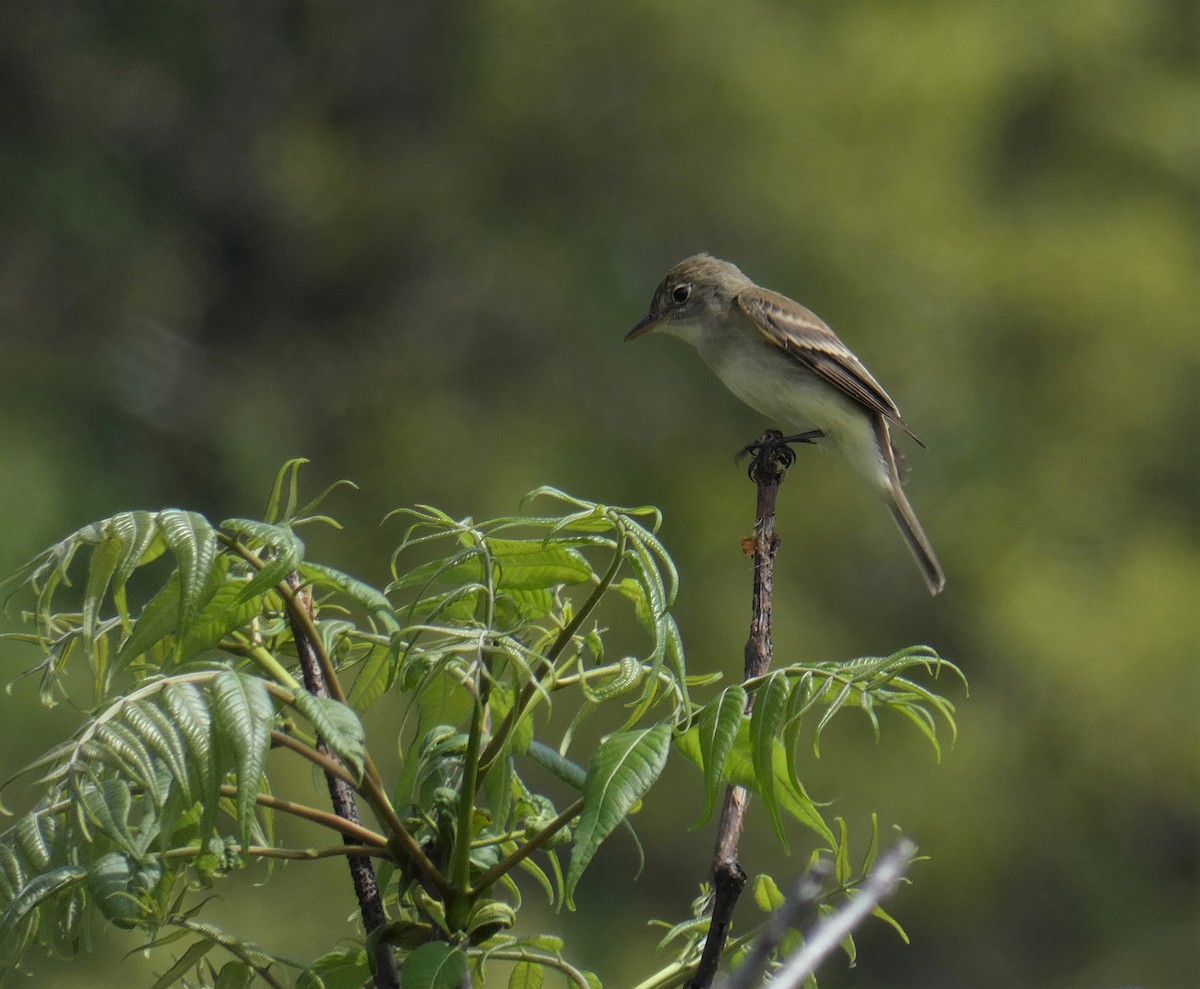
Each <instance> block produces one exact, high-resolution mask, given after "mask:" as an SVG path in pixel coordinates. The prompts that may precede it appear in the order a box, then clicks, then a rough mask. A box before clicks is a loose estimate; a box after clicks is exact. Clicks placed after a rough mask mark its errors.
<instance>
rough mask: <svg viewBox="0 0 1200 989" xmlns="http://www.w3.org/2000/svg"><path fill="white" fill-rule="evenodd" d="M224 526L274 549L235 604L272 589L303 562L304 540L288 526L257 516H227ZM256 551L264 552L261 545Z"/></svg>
mask: <svg viewBox="0 0 1200 989" xmlns="http://www.w3.org/2000/svg"><path fill="white" fill-rule="evenodd" d="M221 528H222V529H228V530H230V531H231V532H235V533H237V534H238V535H239V536H241V535H246V536H249V537H251V539H252V540H253V541H255V542H259V543H262V544H264V545H265V546H268V547H270V549H271V552H270V554H268V555H267V559H266V561H265V562H266V565H265V566H264V567H263V568H262V569H261V570H260V571H259V572H258V573H256V574H255V575H254V576H253V577H252V578H251V579H250V582H249V583H248V584H246V585H245V586H244V587H243V588H242V590H241V594H240V596H239V597H238V599H237V601H236V602H235V603H236V604H241V603H243V602H245V601H249V600H250V599H251V598H253V597H255V596H256V595H258V594H262V593H263V592H264V591H267V590H270V589H271V588H272V587H274V586H275V585H276V584H278V583H279V582H280V581H281V580H283V579H284V578H285V577H286V576H287V575H288V574H290V573H291V572H292V571H293V570H295V569H296V568H297V567H299V566H300V561H301V560H303V559H304V543H303V542H302V541H301V540H300V537H299V536H297V535H296V534H295V533H294V532H293V531H292V530H291V529H290V528H288V527H287V526H283V525H268V524H267V523H266V522H258V521H256V520H254V519H226V520H225V521H224V522H222V523H221ZM256 552H257V555H258V556H260V557H262V556H263V555H264V554H263V552H262V550H261V548H259V549H257V550H256Z"/></svg>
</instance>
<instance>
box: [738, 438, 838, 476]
mask: <svg viewBox="0 0 1200 989" xmlns="http://www.w3.org/2000/svg"><path fill="white" fill-rule="evenodd" d="M824 438H825V434H824V433H823V432H821V430H819V429H810V430H808V431H807V432H804V433H797V434H796V435H795V436H784V435H783V433H781V432H780V431H779V430H778V429H768V430H767V431H766V432H764V433H763V434H762V436H760V437H759V438H758V439H757V440H755V441H754V442H753V443H747V444H746V445H745V446H744V447H742V448H741V449H740V450H738V452H737V455H736V456H735V457H734V463H741V460H742V458H743V457H749V458H750V463H749V464H748V465H747V467H746V475H747V476H748V477H749V478H750V480H752V481H754V482H755V483H756V484H778V483H779V482H780V481H781V480H782V479H783V472H784V471H786V470H787V469H788V468H789V467H791V466H792V464H794V463H795V462H796V451H795V450H793V449H792V448H791V447H790V446H789V445H788V444H790V443H815V442H816V441H817V440H820V439H824Z"/></svg>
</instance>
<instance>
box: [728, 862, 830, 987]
mask: <svg viewBox="0 0 1200 989" xmlns="http://www.w3.org/2000/svg"><path fill="white" fill-rule="evenodd" d="M832 873H833V863H832V862H831V861H830V860H829V858H828V857H823V858H821V859H820V860H819V861H818V862H817V864H816V865H814V866H813V867H812V868H811V869H809V870H807V871H806V872H802V873H800V875H799V876H798V877H797V878H796V880H795V882H793V883H792V888H791V889H789V890H788V893H787V896H786V897H785V898H784V901H783V904H782V905H781V906H780V907H779V909H778V910H776V911H775V913H773V914H772V915H771V920H770V922H769V923H768V924H767V929H766V930H765V931H763V932H762V934H761V935H760V936H759V938H758V940H757V941H755V942H754V947H753V948H751V949H750V953H749V954H748V955H747V956H746V960H745V961H744V962H743V963H742V964H741V965H740V966H739V967H738V969H737V971H735V972H732V973H731V974H730V976H729V978H727V979H726V980H725V981H724V982H722V983H721V989H753V987H754V986H758V985H761V979H762V975H763V972H765V971H766V968H767V962H768V961H769V960H770V958H771V956H772V955H773V954H774V953H775V952H776V951H777V950H778V949H779V946H780V945H781V944H782V943H783V939H784V937H786V936H787V932H788V931H789V930H790V929H791V928H793V927H798V926H799V925H800V922H801V921H802V920H803V919H804V914H806V913H808V912H809V911H811V910H813V909H814V908H815V907H816V905H817V901H818V900H819V899H820V898H821V893H822V892H823V891H824V888H825V883H827V882H828V881H829V877H830V875H831V874H832Z"/></svg>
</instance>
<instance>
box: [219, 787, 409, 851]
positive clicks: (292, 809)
mask: <svg viewBox="0 0 1200 989" xmlns="http://www.w3.org/2000/svg"><path fill="white" fill-rule="evenodd" d="M237 792H238V791H237V787H236V786H231V785H229V784H222V786H221V796H223V797H236V796H237ZM254 800H255V802H256V803H258V804H260V805H261V806H263V807H270V808H271V809H272V810H277V811H280V812H281V813H284V814H291V815H292V816H293V817H301V818H303V819H304V820H306V821H312V822H313V823H314V824H320V825H321V826H322V827H326V828H329V829H330V830H331V831H336V832H338V834H340V835H342V836H343V837H344V838H353V839H354V840H355V842H361V843H362V844H365V845H374V846H375V847H376V848H387V847H388V840H387V838H385V837H384V836H383V835H381V834H379V833H378V832H376V831H372V830H371V829H370V828H365V827H363V826H362V825H361V824H359V823H358V822H357V821H348V820H346V818H344V817H339V816H338V815H337V814H332V813H330V812H329V811H327V810H318V809H317V808H316V807H310V806H308V804H298V803H296V802H295V801H293V800H284V799H283V798H282V797H276V796H272V795H271V794H269V793H260V794H258V796H256V797H255V798H254Z"/></svg>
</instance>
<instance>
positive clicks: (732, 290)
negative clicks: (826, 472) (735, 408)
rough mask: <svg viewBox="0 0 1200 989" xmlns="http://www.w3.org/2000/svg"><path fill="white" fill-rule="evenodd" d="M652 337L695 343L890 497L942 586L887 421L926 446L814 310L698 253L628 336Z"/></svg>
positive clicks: (745, 388)
mask: <svg viewBox="0 0 1200 989" xmlns="http://www.w3.org/2000/svg"><path fill="white" fill-rule="evenodd" d="M652 331H658V332H662V333H669V334H670V335H671V336H676V337H679V338H680V339H681V340H685V341H686V342H688V343H690V344H691V345H692V346H693V347H695V348H696V349H697V350H699V351H700V357H701V358H702V359H703V360H704V363H705V364H707V365H708V366H709V367H710V368H712V369H713V371H714V372H716V375H717V377H718V378H720V379H721V380H722V381H723V382H724V383H725V386H726V387H727V388H728V389H729V390H730V391H731V392H733V393H734V394H735V395H736V396H737V397H738V398H740V399H741V400H742V401H743V402H745V403H746V404H747V405H749V406H750V407H751V408H753V409H757V410H758V411H759V412H761V413H763V415H765V416H767V417H768V418H770V419H772V420H774V421H775V422H777V423H779V424H781V425H783V426H785V427H787V428H788V429H791V430H796V431H797V432H799V431H805V432H808V433H810V436H809V437H805V438H808V439H812V440H814V441H816V442H818V443H819V444H820V445H827V446H829V447H830V448H832V449H833V450H835V451H837V452H838V453H839V454H841V455H842V456H843V457H845V458H846V460H848V461H849V463H850V466H851V467H852V468H853V469H854V471H855V472H856V473H857V474H859V475H860V476H861V477H864V478H865V479H866V480H868V481H869V482H870V483H871V485H872V487H874V488H875V490H876V491H878V492H879V493H880V494H882V495H883V496H884V497H885V498H886V499H887V503H888V508H889V509H890V510H891V513H892V518H893V519H895V520H896V525H898V526H899V527H900V532H901V534H902V535H903V536H904V540H905V542H907V543H908V548H909V549H910V550H911V551H912V555H913V557H914V558H915V559H916V561H917V565H918V566H919V567H920V568H921V574H922V575H923V576H924V578H925V583H926V584H927V585H928V586H929V593H930V594H937V593H938V592H939V591H940V590H941V589H942V587H943V586H944V585H945V583H946V576H945V574H944V573H943V572H942V567H941V564H939V563H938V560H937V556H936V555H935V554H934V552H933V547H932V546H931V545H930V544H929V538H928V537H927V536H926V535H925V530H923V529H922V528H921V523H920V522H918V521H917V516H916V515H915V514H914V513H913V510H912V506H911V505H910V504H909V503H908V499H907V498H906V497H905V496H904V489H903V487H902V480H901V477H900V471H899V469H898V467H897V460H898V457H899V454H898V452H897V451H896V449H895V447H894V446H893V445H892V438H891V432H890V430H889V424H890V425H893V426H899V427H900V428H901V429H903V430H904V431H905V432H906V433H908V435H909V436H911V437H912V438H913V439H914V440H916V441H917V443H920V444H921V446H924V445H925V444H924V443H921V441H920V440H919V439H917V437H916V435H915V434H914V433H913V431H912V430H911V429H909V428H908V423H906V422H905V421H904V418H903V417H902V416H901V415H900V410H899V409H898V408H896V403H895V402H893V401H892V400H891V398H889V397H888V394H887V392H885V391H884V390H883V388H882V387H881V386H880V384H879V382H877V381H876V380H875V379H874V378H873V377H872V376H871V372H870V371H868V370H867V369H866V367H864V366H863V363H862V362H861V361H860V360H859V359H858V358H857V357H855V356H854V354H853V353H851V351H850V348H849V347H847V346H846V345H845V344H844V343H842V341H841V340H840V339H838V336H837V334H836V333H834V332H833V330H831V329H830V328H829V327H828V326H826V325H825V324H824V323H823V322H822V321H821V320H820V319H819V318H818V317H817V316H816V315H815V314H814V313H812V312H810V311H809V310H808V309H805V308H804V306H802V305H800V304H799V303H798V302H793V301H792V300H791V299H789V298H787V297H786V296H783V295H779V294H778V293H777V292H771V291H769V290H767V289H765V288H759V287H758V286H757V285H755V284H754V282H752V281H751V280H750V279H749V278H747V277H746V276H745V275H744V274H742V272H741V270H740V269H739V268H738V267H737V266H736V265H733V264H730V263H729V262H728V261H721V260H719V259H718V258H714V257H709V256H708V255H707V254H697V255H695V256H694V257H690V258H687V259H686V260H684V261H680V262H679V264H677V265H675V267H674V268H672V269H671V270H670V271H668V272H667V275H666V277H665V278H664V279H663V280H662V284H661V285H659V286H658V289H657V291H655V293H654V298H653V299H652V300H651V301H650V312H649V313H648V314H647V315H646V318H645V319H643V320H642V321H641V322H640V323H638V324H637V326H635V327H634V328H633V329H632V330H630V331H629V333H628V334H626V336H625V339H626V340H633V339H634V338H635V337H640V336H642V335H643V334H645V333H650V332H652Z"/></svg>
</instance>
